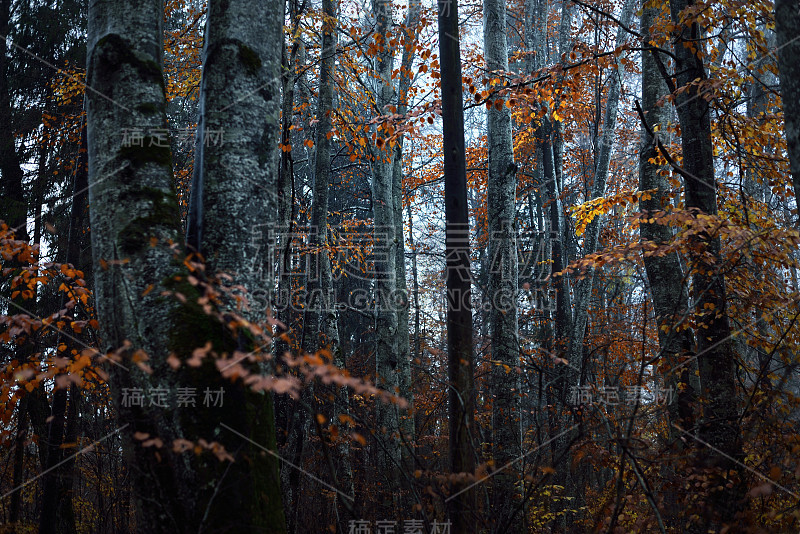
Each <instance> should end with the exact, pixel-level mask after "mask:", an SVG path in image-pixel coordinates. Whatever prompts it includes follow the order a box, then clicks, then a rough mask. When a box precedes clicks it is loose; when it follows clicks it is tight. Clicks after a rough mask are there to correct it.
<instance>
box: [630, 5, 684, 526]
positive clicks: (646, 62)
mask: <svg viewBox="0 0 800 534" xmlns="http://www.w3.org/2000/svg"><path fill="white" fill-rule="evenodd" d="M660 12H661V8H654V7H645V8H643V10H642V16H641V28H642V30H641V31H642V35H643V40H644V43H643V44H644V46H647V44H648V42H649V41H650V27H651V26H652V24H653V23H654V21H655V20H656V17H657V16H658V14H659V13H660ZM654 53H657V52H653V53H651V52H643V53H642V110H643V111H644V114H645V119H646V120H647V122H648V125H649V129H650V130H654V129H655V128H658V130H659V131H666V127H667V123H668V121H669V114H670V113H669V112H670V110H669V108H668V107H665V106H658V105H657V102H658V100H659V99H660V98H661V97H663V96H664V95H666V94H668V92H669V91H668V89H667V84H666V82H665V81H664V78H663V77H662V76H661V73H660V72H659V70H658V65H657V64H656V58H655V57H653V54H654ZM647 130H648V128H644V129H643V132H642V144H641V149H640V152H639V190H640V191H652V190H655V192H654V193H652V194H651V196H650V199H649V200H646V199H640V200H639V208H640V209H641V211H642V219H641V220H640V221H639V232H640V236H641V240H642V242H649V243H653V244H654V245H656V246H663V245H665V244H667V243H669V241H670V240H671V239H672V229H671V228H670V227H669V226H667V225H663V224H658V223H656V222H649V220H650V218H651V217H653V216H654V215H655V214H656V213H657V212H659V211H663V210H666V209H667V208H668V207H669V203H670V198H669V196H668V193H669V189H670V187H669V184H668V183H667V179H666V177H665V176H662V175H661V174H660V171H661V170H662V169H663V167H662V166H660V165H658V164H656V163H651V162H650V160H651V159H653V158H656V157H657V156H658V155H659V154H658V149H657V148H656V146H655V139H653V138H652V137H651V136H650V135H649V134H648V132H647ZM644 267H645V271H646V273H647V280H648V285H649V289H650V296H651V298H652V300H653V311H654V315H655V322H656V328H657V329H658V342H659V351H660V355H661V357H662V358H664V359H665V360H666V362H667V365H668V367H669V368H670V369H672V368H674V367H675V366H676V365H678V364H679V363H681V362H682V358H683V357H686V356H688V355H690V354H691V353H692V352H693V346H694V340H693V336H692V331H691V329H689V328H685V327H684V328H678V326H679V325H681V323H682V321H683V320H685V317H686V316H685V314H686V313H687V311H688V299H689V295H688V291H687V287H688V282H689V280H688V274H687V273H685V272H684V271H685V270H684V269H683V267H682V265H681V261H680V258H679V257H678V253H677V252H670V253H669V254H657V255H649V254H645V255H644ZM665 328H666V329H665ZM696 367H697V366H696V364H695V365H692V364H691V363H687V364H686V365H683V366H682V367H680V368H679V370H678V371H677V372H670V373H668V374H667V375H666V376H665V377H664V381H665V382H666V384H667V385H668V387H672V388H673V391H676V392H677V402H673V403H671V404H670V405H669V407H668V413H669V420H670V423H677V424H678V425H679V426H680V427H681V428H685V429H690V428H692V427H693V426H694V417H693V411H694V407H693V403H694V388H693V387H692V380H691V378H690V373H693V372H694V369H695V368H696ZM681 382H682V383H683V385H684V387H683V388H680V387H679V383H681ZM678 434H680V432H679V431H678V430H677V429H675V428H674V427H672V426H670V431H669V432H668V433H667V436H666V437H667V439H668V440H669V442H671V443H674V444H675V447H676V448H681V447H682V444H683V443H684V442H683V440H681V439H676V438H680V436H679V435H678ZM664 476H665V477H666V478H668V479H672V480H677V479H676V478H675V477H677V476H678V475H677V473H675V472H674V469H673V468H672V466H670V465H667V466H665V467H664ZM666 497H667V498H666V505H667V506H666V515H667V517H668V519H674V520H678V519H679V518H680V516H681V510H680V508H679V507H678V504H677V496H676V495H667V496H666Z"/></svg>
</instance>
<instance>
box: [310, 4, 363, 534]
mask: <svg viewBox="0 0 800 534" xmlns="http://www.w3.org/2000/svg"><path fill="white" fill-rule="evenodd" d="M322 12H323V14H324V17H325V19H324V21H323V26H322V60H321V61H320V75H319V100H318V106H317V120H318V121H319V122H318V123H317V131H316V138H315V141H314V146H315V147H316V153H315V161H314V198H313V205H312V210H311V229H312V230H311V247H312V249H313V250H314V251H315V252H314V253H313V254H312V256H311V263H312V266H311V272H310V275H309V281H308V284H307V289H308V291H309V293H310V295H311V298H312V302H309V303H308V307H309V310H310V311H311V314H312V319H311V325H310V328H309V326H306V328H305V333H306V337H307V340H306V344H305V347H304V348H305V350H306V351H308V352H310V353H314V352H316V351H317V350H320V349H323V350H327V351H329V352H330V355H331V358H332V361H333V364H334V365H336V366H337V367H339V368H340V369H344V368H345V363H346V362H345V357H344V354H343V353H342V347H341V345H340V341H339V328H338V325H337V314H336V307H335V304H336V291H335V288H334V287H333V274H332V273H331V259H330V254H329V251H328V246H329V242H328V233H329V231H328V230H329V228H328V191H329V188H330V181H331V180H330V178H331V141H330V135H331V132H332V127H331V113H332V112H333V93H334V69H335V67H336V41H337V39H336V2H334V0H323V2H322ZM331 388H333V389H334V390H335V391H334V392H333V395H331V397H333V398H334V402H333V404H334V406H332V408H333V409H321V411H322V413H325V414H326V416H327V418H328V419H329V420H330V421H331V423H332V424H334V423H337V421H336V419H335V418H336V416H338V415H339V414H344V413H347V411H348V407H349V399H348V394H347V389H346V388H340V387H337V386H335V385H332V386H327V387H323V393H321V396H324V397H325V396H328V395H325V393H324V391H325V390H326V389H328V390H329V389H331ZM323 439H324V438H323ZM334 453H335V456H336V458H335V460H336V461H335V467H336V472H334V473H332V475H333V478H334V481H333V483H334V484H335V485H337V486H338V487H339V488H341V490H342V491H343V492H344V493H345V494H347V495H351V496H352V495H353V474H352V471H351V468H350V458H349V456H350V446H349V442H348V440H347V439H340V440H338V445H337V447H336V449H335V451H334ZM336 499H337V500H336V502H337V507H338V514H337V517H338V519H339V528H340V530H344V529H346V528H347V524H348V519H350V518H352V507H351V503H350V502H343V500H342V498H340V497H339V496H338V495H337V497H336Z"/></svg>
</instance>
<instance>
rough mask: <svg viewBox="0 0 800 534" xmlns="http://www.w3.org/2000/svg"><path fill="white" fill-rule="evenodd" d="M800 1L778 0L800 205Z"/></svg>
mask: <svg viewBox="0 0 800 534" xmlns="http://www.w3.org/2000/svg"><path fill="white" fill-rule="evenodd" d="M798 28H800V3H798V2H797V0H775V35H776V37H777V49H778V70H779V71H780V78H781V100H782V101H783V122H784V126H785V128H786V148H787V151H788V152H789V168H790V170H791V172H792V184H793V185H794V194H795V197H796V198H797V203H798V205H800V39H798V33H797V32H798Z"/></svg>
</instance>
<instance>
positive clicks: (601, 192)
mask: <svg viewBox="0 0 800 534" xmlns="http://www.w3.org/2000/svg"><path fill="white" fill-rule="evenodd" d="M635 5H636V1H635V0H625V4H624V5H623V6H622V13H621V14H620V17H619V19H620V21H621V22H622V24H624V25H625V26H630V23H631V19H632V18H633V11H634V9H633V8H634V6H635ZM627 37H628V33H627V32H626V31H625V30H623V29H622V28H620V29H618V30H617V40H616V45H615V47H616V48H617V49H619V48H620V47H622V46H624V45H625V42H626V41H627ZM624 74H625V69H624V68H622V66H621V65H617V69H616V72H612V73H611V74H609V78H610V80H609V83H608V94H607V95H606V109H605V114H604V117H603V129H602V133H601V134H600V135H599V139H598V150H597V162H596V163H595V170H594V184H593V185H592V199H596V198H601V197H604V196H605V194H606V182H607V181H608V167H609V164H610V163H611V149H612V147H613V143H614V131H615V128H616V126H617V112H618V110H619V96H620V89H621V85H622V77H623V76H624ZM602 226H603V216H602V215H597V216H596V217H595V218H594V219H592V221H591V222H590V223H589V224H588V225H587V226H586V232H585V233H584V235H583V253H584V256H585V255H588V254H593V253H594V252H596V251H597V245H598V241H599V238H600V230H601V228H602ZM581 275H582V276H583V278H582V279H580V280H578V281H577V283H576V287H575V301H574V305H575V311H574V313H573V321H572V335H571V336H570V338H569V352H568V354H567V360H568V361H570V362H573V363H574V362H578V361H581V359H582V355H583V340H584V335H585V333H586V324H587V322H588V319H589V302H590V300H591V297H592V282H593V280H594V268H592V267H588V268H587V269H586V272H584V273H581Z"/></svg>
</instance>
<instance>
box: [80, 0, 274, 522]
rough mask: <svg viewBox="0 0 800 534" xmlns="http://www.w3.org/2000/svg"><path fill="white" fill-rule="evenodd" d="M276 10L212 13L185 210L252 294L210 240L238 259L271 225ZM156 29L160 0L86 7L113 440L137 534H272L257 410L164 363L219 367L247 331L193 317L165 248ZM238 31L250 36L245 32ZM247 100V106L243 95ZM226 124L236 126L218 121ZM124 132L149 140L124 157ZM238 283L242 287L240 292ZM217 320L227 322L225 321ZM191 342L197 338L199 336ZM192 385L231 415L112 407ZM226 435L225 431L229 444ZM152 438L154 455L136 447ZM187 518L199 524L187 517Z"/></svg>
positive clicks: (206, 375)
mask: <svg viewBox="0 0 800 534" xmlns="http://www.w3.org/2000/svg"><path fill="white" fill-rule="evenodd" d="M276 8H278V6H277V5H276V4H274V3H273V4H260V5H259V9H260V13H259V16H258V17H250V16H248V13H252V9H254V6H253V5H251V4H250V3H248V2H229V3H226V4H212V5H211V6H210V11H209V28H210V29H213V30H214V31H218V32H219V34H218V36H217V35H214V34H213V33H212V34H211V36H210V38H209V40H208V42H207V47H206V69H205V76H204V84H203V97H202V98H203V99H204V104H205V107H204V106H201V109H202V113H203V115H202V119H203V126H201V128H200V133H199V134H198V146H199V148H198V157H197V160H198V161H197V163H196V165H195V169H197V174H198V176H199V178H198V179H196V189H195V192H194V198H195V199H196V201H195V203H194V205H195V206H198V205H202V206H204V207H206V208H209V207H210V208H212V209H205V210H204V211H202V212H199V213H198V211H194V212H193V215H192V218H193V221H194V222H193V223H192V224H191V225H190V226H191V227H192V228H193V229H194V231H193V232H192V233H190V239H191V240H190V244H191V245H192V246H193V247H194V248H195V249H196V250H198V251H199V252H204V253H206V255H207V256H208V259H209V265H210V267H211V269H226V270H232V271H234V272H237V273H238V274H240V275H244V276H245V277H247V276H248V275H250V277H251V278H249V280H251V281H252V280H253V278H252V276H253V274H252V273H253V272H254V271H249V272H248V271H247V268H249V267H251V266H250V265H248V264H246V263H245V262H244V259H245V258H246V256H245V254H246V253H245V252H243V250H245V249H244V246H241V247H220V239H222V240H224V239H227V238H228V237H234V238H235V239H239V240H242V241H240V243H241V244H242V245H244V244H245V243H244V240H245V239H246V238H248V237H249V236H250V234H251V232H252V231H253V225H254V224H255V223H260V222H261V221H263V220H264V219H263V218H262V214H263V213H265V212H266V213H269V204H268V202H269V198H270V195H271V191H272V187H274V186H273V184H272V183H270V182H268V183H265V184H261V183H258V182H254V180H255V179H259V178H262V177H267V178H270V179H271V176H273V175H274V173H275V172H276V171H277V167H276V162H277V160H276V156H277V154H276V143H273V142H272V140H273V139H274V140H276V139H277V132H278V115H277V109H278V107H277V100H276V99H275V97H276V96H277V92H276V91H275V90H274V89H271V82H274V81H275V80H276V79H277V77H276V74H277V67H278V65H279V58H277V57H275V56H274V54H271V53H269V52H267V51H266V50H267V49H266V47H265V46H264V45H258V44H256V43H264V41H263V40H261V39H262V38H263V36H264V35H265V34H266V35H270V34H272V35H275V34H276V31H277V30H279V29H280V25H279V24H278V23H277V21H278V20H279V17H278V15H277V13H280V10H279V11H278V12H277V13H276V11H275V10H276ZM162 20H163V6H162V4H161V2H159V1H156V0H153V1H148V2H142V3H138V4H136V5H127V4H124V3H121V2H108V3H105V4H96V5H93V6H92V8H91V9H90V12H89V47H88V49H89V60H88V80H89V83H90V84H91V85H92V86H93V87H94V88H95V89H96V92H89V93H87V96H88V100H87V102H88V106H87V107H88V128H87V131H88V160H89V183H90V189H89V190H90V206H91V207H92V209H91V226H92V246H93V252H94V263H95V272H96V273H97V275H96V299H97V309H98V317H99V319H100V322H101V332H102V335H103V339H104V341H105V343H107V345H108V347H109V350H110V351H111V352H110V354H112V355H111V356H109V358H111V359H112V360H114V362H115V364H116V365H114V367H113V369H111V383H112V385H113V392H114V401H115V406H116V409H117V410H118V413H119V414H120V420H121V426H120V427H119V429H118V432H120V433H121V434H122V435H123V437H124V438H125V441H124V443H125V451H126V455H127V456H128V459H129V462H130V464H129V465H130V467H131V469H132V470H133V472H132V475H131V477H132V482H133V487H134V494H135V498H136V500H137V504H138V508H139V510H140V513H141V517H142V524H141V527H142V528H145V529H146V530H148V531H152V532H162V531H163V532H166V531H171V532H174V531H178V532H188V531H197V530H198V529H200V528H211V529H220V528H223V529H229V528H242V527H244V528H248V529H257V530H260V531H264V532H282V531H284V529H285V525H284V521H283V514H282V509H281V501H280V494H279V492H278V491H277V488H278V481H277V471H276V465H275V463H274V462H273V461H272V459H271V458H270V457H268V456H266V455H263V454H262V451H263V450H265V449H267V448H268V447H274V441H272V440H274V434H273V432H274V431H273V424H274V423H273V422H272V421H271V418H272V417H273V416H272V411H271V403H270V400H269V397H267V396H265V395H264V394H263V393H255V392H252V391H250V390H247V389H245V388H244V387H243V385H241V384H233V385H230V384H229V383H227V382H228V381H227V380H225V379H223V377H222V376H221V375H220V374H219V372H218V371H217V370H216V368H215V366H214V364H213V363H212V362H208V361H207V362H206V363H205V364H203V365H202V367H200V368H196V370H194V369H190V368H185V370H183V371H182V372H180V373H176V372H174V371H173V370H172V365H170V364H169V363H168V357H167V356H168V355H169V354H170V353H174V354H175V355H174V356H173V358H177V359H178V361H186V360H188V359H189V358H190V357H191V356H192V354H193V350H194V349H195V348H196V345H195V343H196V342H197V341H200V342H201V343H202V342H204V341H206V340H208V341H209V346H211V347H213V348H214V349H215V350H218V351H220V352H223V351H226V352H227V353H228V354H233V352H234V350H236V349H238V350H240V351H247V350H250V349H249V348H248V342H247V341H246V338H245V337H244V336H245V335H246V332H244V331H243V330H239V335H238V339H237V338H236V337H234V336H233V335H232V334H229V333H226V331H225V326H223V325H222V324H219V323H217V322H216V321H215V319H214V318H213V317H211V316H208V315H206V314H205V312H204V311H203V308H202V307H201V306H200V305H199V304H198V303H197V299H199V298H200V297H201V296H202V295H201V294H200V293H199V292H198V289H197V288H196V287H194V286H193V285H192V284H191V282H190V280H195V281H196V282H197V278H192V277H191V273H190V272H187V268H186V266H185V264H184V263H182V262H181V261H180V260H179V258H180V257H178V261H176V257H175V254H176V251H175V250H174V248H173V247H174V246H177V245H179V244H180V243H181V242H182V241H183V240H182V237H181V232H180V226H179V219H178V207H177V203H176V200H175V191H174V187H173V182H172V169H171V160H170V152H169V147H168V146H164V144H163V143H159V142H158V138H157V135H158V133H157V132H158V131H163V129H164V128H165V127H166V117H165V114H164V106H165V93H164V83H163V78H162V68H161V28H162ZM243 20H246V21H249V22H250V23H252V26H248V25H247V24H242V21H243ZM270 31H271V32H272V33H270ZM222 69H225V70H228V69H233V70H231V71H230V75H231V76H232V78H233V80H231V84H230V85H229V86H228V89H232V92H229V93H226V92H225V90H224V86H223V85H222V84H224V80H223V79H222V76H221V75H222ZM265 81H269V82H270V83H267V84H264V82H265ZM256 88H258V89H257V91H258V94H257V95H256V96H255V97H252V95H248V94H247V91H252V90H253V89H256ZM241 96H251V98H250V99H247V100H246V103H243V104H242V105H241V106H237V105H233V104H238V102H237V101H236V99H237V98H240V97H241ZM225 105H228V107H227V108H225V107H224V106H225ZM120 110H122V111H124V113H120ZM234 117H235V118H237V119H247V120H246V121H245V122H243V123H235V122H228V121H229V120H231V119H232V118H234ZM222 125H224V126H225V127H226V128H231V130H229V132H230V134H229V135H230V137H229V139H231V141H243V142H244V141H247V143H242V144H234V143H231V144H230V145H225V146H224V147H222V146H221V147H218V148H219V149H218V150H214V151H210V153H204V150H203V140H204V134H207V133H208V132H209V130H211V129H213V128H215V127H220V126H222ZM135 129H145V131H146V132H147V133H146V135H145V142H144V143H142V144H141V145H140V146H125V144H124V143H121V142H120V138H119V133H120V132H123V131H131V130H135ZM251 143H252V144H251ZM237 150H241V152H239V153H236V152H235V151H237ZM228 158H230V159H228ZM226 159H228V161H235V162H236V165H235V166H234V168H233V169H228V170H230V171H232V172H234V171H235V172H238V173H241V174H240V175H238V176H236V178H237V179H236V180H235V181H232V182H230V183H228V184H225V183H224V180H222V179H221V176H220V175H221V174H223V173H224V172H223V171H225V161H226ZM220 197H221V198H220ZM220 201H221V203H220ZM226 201H227V202H230V203H231V204H228V205H226V204H225V202H226ZM209 204H210V206H209ZM237 207H238V208H240V209H241V211H238V210H237ZM228 208H232V209H234V213H232V214H231V215H236V217H235V220H230V219H227V220H225V215H227V214H226V213H225V212H224V211H223V210H225V209H228ZM216 225H219V226H216ZM198 229H202V230H203V233H200V232H199V231H197V230H198ZM170 245H172V246H170ZM211 272H215V270H212V271H211ZM196 276H201V275H200V274H199V273H198V274H197V275H196ZM197 285H199V286H200V287H201V288H202V284H199V283H198V284H197ZM244 285H245V289H248V287H247V286H248V285H250V288H252V287H253V283H252V282H248V278H245V283H244ZM154 288H155V289H154ZM164 291H166V292H167V294H169V292H170V291H174V292H178V293H181V294H182V295H183V296H184V300H183V302H181V300H180V299H177V300H176V299H174V298H165V297H164V296H163V295H162V292H164ZM187 298H188V300H186V299H187ZM229 305H230V303H225V304H224V305H223V306H225V307H226V306H229ZM222 313H223V314H224V316H225V317H230V316H231V315H230V313H231V312H230V311H228V310H226V309H225V308H224V307H223V310H222ZM198 333H201V336H202V337H201V339H200V340H197V339H196V337H195V336H197V334H198ZM142 350H143V351H144V353H146V355H147V356H146V357H148V358H149V362H150V364H149V365H150V367H149V368H148V367H144V368H143V367H142V366H139V365H137V362H138V363H141V362H142V358H143V357H145V356H143V355H142V352H137V351H142ZM207 350H208V349H206V351H207ZM117 360H120V361H117ZM189 385H191V386H192V387H197V386H200V385H205V386H206V387H208V386H217V387H225V388H226V389H228V391H230V395H231V396H232V397H233V400H232V402H233V406H230V407H229V408H228V409H219V410H218V411H214V412H212V413H210V414H209V413H197V412H191V411H184V412H182V413H181V414H180V416H179V417H175V416H174V414H173V412H172V411H171V410H169V409H165V408H163V407H159V406H152V405H151V406H147V407H145V406H131V405H130V404H129V403H126V402H125V401H124V400H123V399H124V395H125V392H126V391H130V390H131V388H138V389H140V390H145V391H148V390H150V389H151V388H157V387H165V386H167V387H169V386H171V387H189ZM151 404H152V403H151ZM241 407H245V409H244V410H242V409H241ZM223 425H225V426H226V427H228V428H229V429H233V430H228V431H227V432H225V430H224V427H223ZM237 434H238V435H237ZM241 436H245V442H244V443H242V441H241ZM151 437H152V439H155V440H158V441H155V442H153V441H151V442H143V440H144V439H147V438H151ZM186 438H191V441H194V440H200V439H201V438H203V439H205V440H207V441H210V440H214V439H215V438H216V439H217V440H221V441H222V442H223V444H225V445H227V447H226V450H229V451H232V453H233V454H234V455H235V456H234V457H233V460H234V461H233V463H232V464H231V465H229V466H228V465H225V464H224V463H223V462H222V461H220V460H219V458H217V457H215V456H213V455H211V454H208V453H207V454H205V455H198V456H197V457H196V458H194V459H192V458H186V459H185V458H182V456H181V453H179V452H175V451H173V450H172V444H173V442H175V440H185V439H186ZM234 438H235V439H234ZM148 443H149V444H150V446H145V445H147V444H148ZM159 444H168V445H167V447H159V446H158V445H159ZM177 450H180V449H177ZM217 450H219V449H217ZM222 458H224V456H222ZM250 463H252V465H248V464H250ZM198 488H200V490H199V491H198ZM197 510H205V513H204V514H203V515H202V516H199V515H198V514H197V513H196V511H197Z"/></svg>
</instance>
